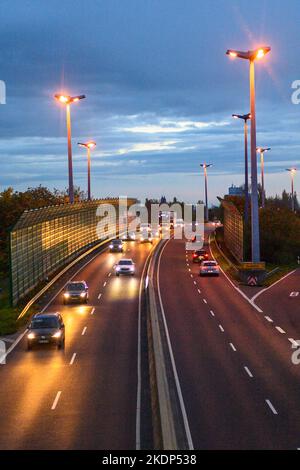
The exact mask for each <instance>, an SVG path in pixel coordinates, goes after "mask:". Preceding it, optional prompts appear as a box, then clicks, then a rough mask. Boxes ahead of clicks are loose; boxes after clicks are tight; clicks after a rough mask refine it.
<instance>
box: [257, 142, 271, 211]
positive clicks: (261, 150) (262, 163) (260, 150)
mask: <svg viewBox="0 0 300 470" xmlns="http://www.w3.org/2000/svg"><path fill="white" fill-rule="evenodd" d="M269 150H271V147H257V149H256V151H257V152H258V153H259V154H260V172H261V207H262V208H264V207H265V199H266V193H265V159H264V154H265V152H268V151H269Z"/></svg>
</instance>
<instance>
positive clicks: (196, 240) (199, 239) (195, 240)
mask: <svg viewBox="0 0 300 470" xmlns="http://www.w3.org/2000/svg"><path fill="white" fill-rule="evenodd" d="M190 241H191V242H192V243H203V242H204V240H203V237H202V235H194V236H193V237H192V238H191V240H190Z"/></svg>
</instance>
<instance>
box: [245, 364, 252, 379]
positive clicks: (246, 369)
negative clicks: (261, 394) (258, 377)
mask: <svg viewBox="0 0 300 470" xmlns="http://www.w3.org/2000/svg"><path fill="white" fill-rule="evenodd" d="M244 369H245V371H246V372H247V374H248V375H249V377H251V378H253V374H252V373H251V372H250V370H249V369H248V367H247V366H244Z"/></svg>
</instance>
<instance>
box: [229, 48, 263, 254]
mask: <svg viewBox="0 0 300 470" xmlns="http://www.w3.org/2000/svg"><path fill="white" fill-rule="evenodd" d="M270 50H271V48H270V47H260V48H258V49H255V50H253V51H246V52H243V51H236V50H234V49H228V50H227V52H226V54H227V55H229V56H230V57H232V58H239V59H245V60H248V61H249V64H250V114H251V186H252V190H251V232H252V233H251V234H252V237H251V238H252V239H251V245H252V262H254V263H255V262H259V261H260V242H259V213H258V194H257V161H256V114H255V67H254V63H255V60H259V59H262V58H263V57H264V56H265V55H266V54H267V53H268V52H270Z"/></svg>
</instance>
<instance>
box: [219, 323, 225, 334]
mask: <svg viewBox="0 0 300 470" xmlns="http://www.w3.org/2000/svg"><path fill="white" fill-rule="evenodd" d="M219 328H220V330H221V331H222V333H224V331H225V330H224V328H223V326H222V325H219Z"/></svg>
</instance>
